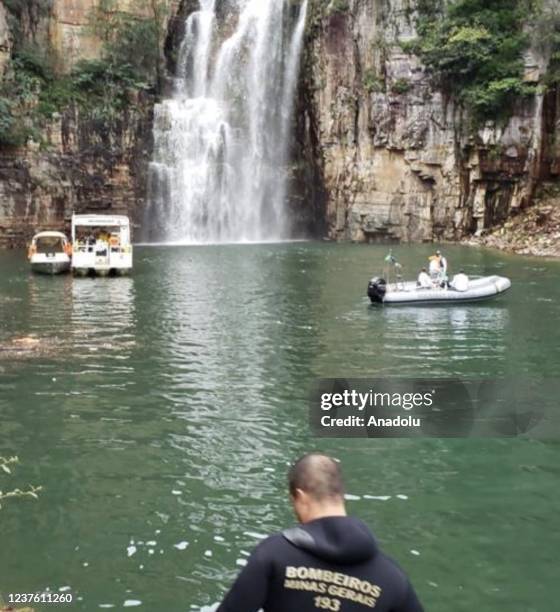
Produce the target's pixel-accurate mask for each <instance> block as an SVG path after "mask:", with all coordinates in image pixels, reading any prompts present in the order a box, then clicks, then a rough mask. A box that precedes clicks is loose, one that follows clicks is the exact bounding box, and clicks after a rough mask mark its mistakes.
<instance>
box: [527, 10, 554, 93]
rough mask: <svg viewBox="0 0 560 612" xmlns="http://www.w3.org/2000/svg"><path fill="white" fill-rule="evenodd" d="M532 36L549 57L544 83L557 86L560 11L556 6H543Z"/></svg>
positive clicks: (540, 49) (534, 43) (541, 50)
mask: <svg viewBox="0 0 560 612" xmlns="http://www.w3.org/2000/svg"><path fill="white" fill-rule="evenodd" d="M532 38H533V40H532V43H533V45H534V46H535V47H536V48H537V49H538V50H539V51H540V52H541V53H542V54H543V55H544V56H545V57H548V58H549V64H548V70H547V73H546V75H545V78H544V85H545V87H556V86H557V85H558V84H560V13H559V12H558V10H556V7H552V6H550V5H544V6H543V7H542V9H541V10H540V11H539V13H538V14H537V17H536V20H535V24H534V27H533V35H532Z"/></svg>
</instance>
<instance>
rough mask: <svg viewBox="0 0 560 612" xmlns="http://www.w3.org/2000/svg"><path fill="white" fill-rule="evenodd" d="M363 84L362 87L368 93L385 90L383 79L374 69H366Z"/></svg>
mask: <svg viewBox="0 0 560 612" xmlns="http://www.w3.org/2000/svg"><path fill="white" fill-rule="evenodd" d="M363 85H364V89H365V90H366V91H367V92H368V93H370V94H372V93H381V92H383V91H385V81H384V80H383V79H380V78H379V77H378V76H377V75H376V73H375V71H374V70H367V71H366V72H365V73H364V78H363Z"/></svg>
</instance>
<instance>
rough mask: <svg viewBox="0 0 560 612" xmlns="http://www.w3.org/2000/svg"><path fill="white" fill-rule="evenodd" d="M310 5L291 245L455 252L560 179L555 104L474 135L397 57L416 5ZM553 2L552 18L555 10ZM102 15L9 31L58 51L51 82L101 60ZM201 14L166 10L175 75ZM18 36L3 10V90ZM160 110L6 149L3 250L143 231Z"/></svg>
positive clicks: (115, 2)
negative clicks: (112, 228)
mask: <svg viewBox="0 0 560 612" xmlns="http://www.w3.org/2000/svg"><path fill="white" fill-rule="evenodd" d="M309 1H310V5H309V18H308V27H307V35H306V45H305V50H304V56H303V58H302V71H301V83H300V87H299V93H298V99H297V102H296V108H297V112H296V138H295V146H294V150H293V164H292V168H291V177H292V183H291V188H292V194H291V202H290V204H291V207H292V211H293V218H294V228H295V230H296V231H298V232H300V233H307V234H311V235H315V236H325V235H326V236H329V237H330V238H332V239H336V240H356V241H378V240H405V241H406V240H457V239H461V238H464V237H465V236H468V235H471V234H476V233H483V232H484V231H485V230H486V229H487V228H490V227H492V226H496V225H500V224H502V223H504V222H505V221H506V220H507V219H508V218H510V217H511V216H512V214H514V213H515V212H516V211H518V210H520V209H522V208H524V207H525V206H527V205H529V204H530V203H531V202H532V200H533V198H534V194H535V191H536V189H537V187H538V186H539V185H540V184H541V183H542V182H546V183H548V184H550V183H551V182H552V183H553V182H554V181H556V180H557V179H558V176H559V173H560V150H559V147H560V144H558V143H560V138H559V136H560V134H559V130H560V127H559V125H560V123H559V119H560V94H559V92H558V91H557V90H551V89H549V90H548V92H547V93H546V94H543V93H538V94H537V95H535V96H534V97H532V98H531V99H529V100H527V101H526V102H523V103H521V102H519V103H518V104H517V106H516V107H515V111H514V113H513V115H512V116H511V118H510V119H509V121H508V122H507V124H505V125H498V126H496V125H494V124H487V125H485V126H482V127H481V128H480V129H479V130H478V131H477V132H474V133H473V131H472V129H471V128H470V122H469V117H468V115H467V114H465V112H464V111H462V110H461V109H460V108H459V107H458V106H456V105H455V104H454V103H453V102H452V100H451V99H450V98H448V97H446V95H445V94H444V93H443V92H442V91H440V90H438V89H437V88H436V87H434V86H433V85H432V83H431V80H430V78H429V77H428V75H427V72H426V70H425V68H424V67H423V66H422V64H421V62H420V60H419V59H418V58H417V57H415V56H414V55H411V54H409V53H405V52H404V51H403V47H402V44H403V43H406V42H407V41H410V40H412V39H414V38H415V37H416V35H417V34H416V31H415V28H416V17H417V11H418V7H419V5H420V0H328V1H327V0H309ZM110 2H111V5H110V6H111V11H115V10H117V11H128V12H129V13H132V14H134V15H138V16H139V17H144V18H145V17H146V16H149V14H150V11H153V10H154V7H155V6H161V2H157V1H155V3H154V2H151V0H142V2H139V1H136V0H134V1H133V0H110ZM546 2H548V3H552V4H554V5H557V8H558V10H559V11H560V0H546ZM100 3H101V0H52V1H49V0H26V1H25V2H22V3H19V5H20V6H21V7H23V8H21V14H20V15H19V16H18V19H17V20H16V21H18V22H19V24H18V26H17V27H18V28H19V29H20V34H21V33H22V35H23V36H24V37H25V38H26V40H30V41H34V42H35V43H36V44H37V45H39V47H44V48H45V49H46V48H47V47H49V48H50V49H53V50H54V51H55V53H56V56H57V57H58V58H59V65H58V70H59V71H61V72H65V71H69V70H71V69H72V67H73V66H75V65H76V63H77V61H78V60H81V59H92V58H96V57H98V56H99V54H100V53H101V49H102V41H101V39H100V38H99V37H98V36H97V35H95V34H93V33H92V30H91V28H90V25H89V16H90V14H91V11H92V9H94V8H95V7H99V6H100ZM12 4H13V3H12ZM197 5H198V0H181V1H176V2H175V1H172V0H168V1H167V2H165V10H164V23H163V27H164V29H167V30H168V36H167V40H166V41H163V40H162V41H161V43H162V46H163V43H164V42H165V56H166V59H167V66H168V69H169V70H171V69H172V68H173V64H174V57H175V52H176V50H177V45H178V41H179V40H180V38H181V36H182V29H181V27H182V23H183V21H184V16H185V15H186V14H188V13H189V12H190V11H192V10H194V9H195V8H196V6H197ZM10 17H11V19H10ZM13 24H14V19H13V14H12V15H10V11H8V10H7V8H6V6H5V5H4V3H2V2H0V75H5V74H7V73H9V70H10V64H11V62H10V56H11V54H12V52H13V48H14V32H13V31H12V30H13V28H14V25H13ZM162 53H163V49H162ZM546 70H547V58H546V57H543V56H542V55H541V54H540V53H539V52H538V51H537V50H536V49H530V50H529V51H528V52H527V54H526V57H525V80H526V82H528V83H539V82H541V81H542V79H543V75H544V74H545V73H546ZM164 81H165V80H164V79H162V82H161V83H160V85H164V84H165V82H164ZM156 95H157V92H152V93H151V94H148V93H146V94H143V95H141V96H131V100H130V104H129V105H127V108H126V109H125V110H124V111H122V113H121V114H120V115H119V117H118V118H117V120H116V121H113V122H112V123H110V124H108V123H106V122H104V121H102V120H99V119H95V118H93V117H92V116H90V115H88V114H85V113H83V112H81V111H80V110H79V109H78V108H75V107H72V106H70V107H67V108H64V109H61V112H60V113H59V114H58V115H55V116H54V117H53V119H52V120H51V121H49V122H48V123H47V125H46V126H45V127H44V128H43V130H42V133H41V141H42V142H41V144H40V145H39V144H37V143H34V142H29V144H28V145H27V146H24V147H20V148H14V147H0V246H14V245H21V244H22V243H23V242H24V241H25V240H26V239H28V238H29V236H30V234H31V233H32V232H33V230H35V229H37V228H46V227H63V226H64V224H65V222H66V221H67V220H68V218H69V216H70V214H71V212H72V211H80V212H82V211H95V210H105V211H113V212H121V213H128V214H129V215H131V216H132V217H133V218H135V219H136V220H137V221H140V219H141V211H142V208H143V202H144V200H145V194H146V176H147V172H146V164H147V162H148V161H149V159H150V158H151V154H152V151H151V147H152V142H151V140H152V134H151V122H152V109H153V103H154V101H155V96H156Z"/></svg>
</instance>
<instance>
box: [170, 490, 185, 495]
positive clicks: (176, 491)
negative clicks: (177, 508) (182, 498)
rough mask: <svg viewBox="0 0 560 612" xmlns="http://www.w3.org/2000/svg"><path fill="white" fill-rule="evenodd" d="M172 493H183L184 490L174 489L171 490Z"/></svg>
mask: <svg viewBox="0 0 560 612" xmlns="http://www.w3.org/2000/svg"><path fill="white" fill-rule="evenodd" d="M171 493H172V494H173V495H183V491H178V490H177V489H173V490H172V491H171Z"/></svg>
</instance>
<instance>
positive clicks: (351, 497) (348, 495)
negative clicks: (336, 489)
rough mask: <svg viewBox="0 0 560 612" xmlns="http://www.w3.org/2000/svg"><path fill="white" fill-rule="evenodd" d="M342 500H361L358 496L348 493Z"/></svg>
mask: <svg viewBox="0 0 560 612" xmlns="http://www.w3.org/2000/svg"><path fill="white" fill-rule="evenodd" d="M344 499H347V500H348V501H358V500H359V499H362V498H361V497H360V496H359V495H352V494H350V493H346V494H345V495H344Z"/></svg>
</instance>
